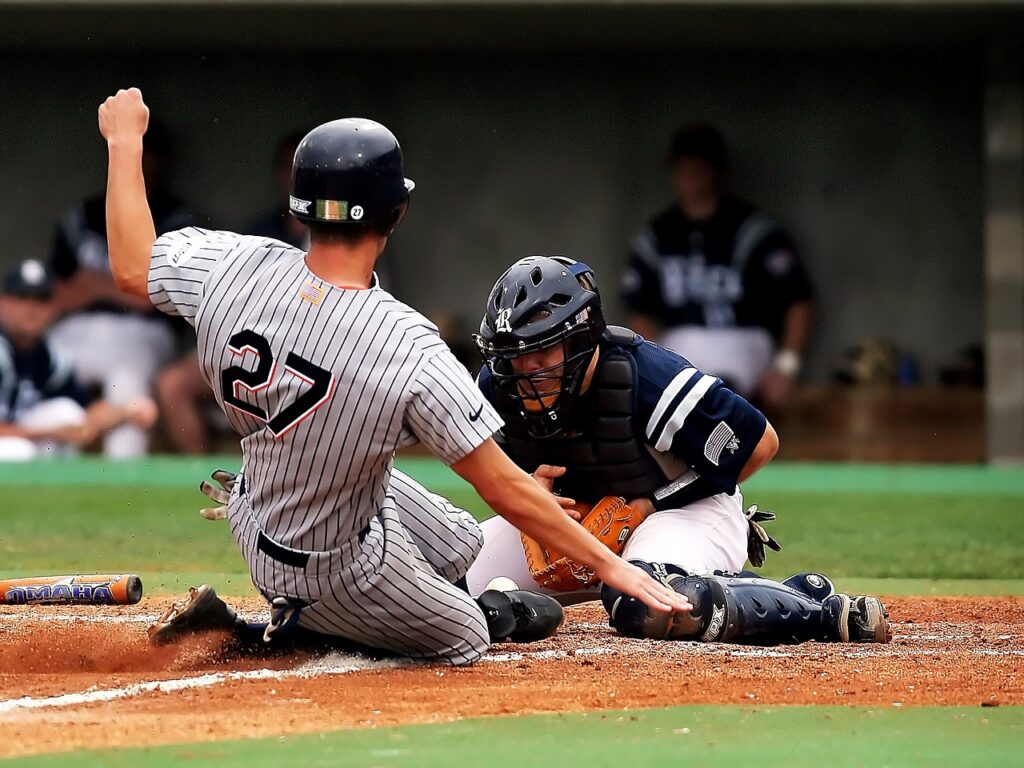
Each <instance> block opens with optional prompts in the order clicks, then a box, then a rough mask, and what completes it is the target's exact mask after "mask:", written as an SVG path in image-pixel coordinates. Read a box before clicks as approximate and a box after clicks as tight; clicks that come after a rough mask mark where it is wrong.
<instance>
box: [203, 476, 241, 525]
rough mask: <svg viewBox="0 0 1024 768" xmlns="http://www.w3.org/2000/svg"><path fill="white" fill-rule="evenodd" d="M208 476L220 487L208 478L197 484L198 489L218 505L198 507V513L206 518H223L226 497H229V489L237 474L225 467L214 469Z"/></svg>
mask: <svg viewBox="0 0 1024 768" xmlns="http://www.w3.org/2000/svg"><path fill="white" fill-rule="evenodd" d="M210 477H212V478H213V479H214V480H216V481H217V483H218V484H219V485H220V487H219V488H218V487H217V486H216V485H214V484H213V483H211V482H210V481H209V480H203V482H201V483H200V484H199V490H200V491H202V492H203V494H204V495H205V496H206V497H207V498H209V499H210V500H212V501H214V502H216V503H217V504H218V505H220V506H217V507H212V508H211V507H206V508H204V509H200V510H199V514H200V515H202V516H203V517H205V518H206V519H207V520H223V519H225V518H226V517H227V516H228V499H229V498H230V497H231V491H232V489H233V488H234V487H235V480H236V479H237V477H238V475H237V474H236V473H234V472H228V471H227V470H226V469H215V470H214V471H213V474H212V475H210Z"/></svg>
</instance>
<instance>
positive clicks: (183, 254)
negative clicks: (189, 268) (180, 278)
mask: <svg viewBox="0 0 1024 768" xmlns="http://www.w3.org/2000/svg"><path fill="white" fill-rule="evenodd" d="M201 245H202V243H193V242H191V241H189V240H186V241H185V242H183V243H180V244H179V245H178V247H177V248H175V249H174V250H173V251H171V252H170V253H169V254H167V261H169V262H170V264H171V266H172V267H180V266H181V265H182V264H184V263H185V262H186V261H188V260H189V259H191V258H192V257H193V256H195V254H196V251H198V250H199V248H200V246H201Z"/></svg>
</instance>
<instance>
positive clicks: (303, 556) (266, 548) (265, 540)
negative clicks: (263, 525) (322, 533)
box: [256, 523, 370, 568]
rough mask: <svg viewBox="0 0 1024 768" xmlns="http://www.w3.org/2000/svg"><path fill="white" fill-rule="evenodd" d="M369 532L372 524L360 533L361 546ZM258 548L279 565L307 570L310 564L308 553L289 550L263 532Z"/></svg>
mask: <svg viewBox="0 0 1024 768" xmlns="http://www.w3.org/2000/svg"><path fill="white" fill-rule="evenodd" d="M369 532H370V524H369V523H367V524H366V526H365V527H364V528H363V530H361V531H360V532H359V543H360V544H362V543H363V541H364V540H365V539H366V534H368V533H369ZM256 548H257V549H258V550H260V552H263V553H264V554H265V555H268V556H270V557H272V558H274V559H275V560H277V561H278V562H279V563H284V564H285V565H291V566H294V567H295V568H305V567H306V565H307V564H308V563H309V553H308V552H300V551H299V550H297V549H288V548H287V547H282V546H281V545H280V544H278V543H277V542H276V541H273V540H272V539H271V538H270V537H269V536H267V534H265V533H264V532H263V531H260V532H259V533H258V534H256Z"/></svg>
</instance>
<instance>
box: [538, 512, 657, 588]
mask: <svg viewBox="0 0 1024 768" xmlns="http://www.w3.org/2000/svg"><path fill="white" fill-rule="evenodd" d="M577 509H579V507H577ZM643 521H644V515H642V514H640V513H639V512H637V511H636V510H634V509H633V508H632V507H631V506H629V505H628V504H627V503H626V500H625V499H623V498H622V497H621V496H605V497H604V498H603V499H601V500H600V501H599V502H597V504H595V505H594V506H593V507H592V508H591V510H590V511H589V512H587V513H586V514H585V515H584V517H583V519H582V520H581V521H580V525H582V526H583V527H584V528H585V529H586V530H587V531H588V532H589V533H590V534H592V535H593V536H596V537H597V539H598V540H599V541H600V542H601V543H602V544H604V545H605V546H606V547H608V549H610V550H611V551H612V552H614V553H615V554H617V555H621V554H622V550H623V548H624V547H625V546H626V540H627V539H628V538H629V536H630V534H631V533H632V532H633V531H634V530H636V527H637V526H638V525H640V523H642V522H643ZM521 536H522V539H523V551H524V552H526V564H527V566H528V567H529V569H530V573H531V574H532V575H533V580H534V581H536V582H537V585H538V586H540V587H544V588H545V589H553V590H555V591H556V592H572V591H574V590H577V589H583V588H585V587H592V586H596V585H597V584H598V583H599V582H598V579H597V576H596V575H595V574H594V571H593V570H591V569H590V568H589V567H587V566H585V565H580V564H579V563H576V562H573V561H572V560H570V559H569V558H567V557H564V556H563V555H562V554H561V553H559V552H556V551H554V550H551V549H547V548H545V547H543V546H541V545H540V544H539V543H538V542H536V541H534V540H533V539H531V538H530V537H529V536H527V535H526V534H525V533H524V534H521Z"/></svg>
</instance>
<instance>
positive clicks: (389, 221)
mask: <svg viewBox="0 0 1024 768" xmlns="http://www.w3.org/2000/svg"><path fill="white" fill-rule="evenodd" d="M408 210H409V200H408V198H406V199H405V201H404V202H402V204H401V205H397V206H395V208H394V209H393V210H392V211H391V213H389V214H388V217H387V218H386V219H385V220H384V221H382V222H381V223H380V225H379V226H378V227H377V231H378V232H379V233H380V234H382V235H384V237H387V236H388V235H390V234H391V233H392V232H394V231H395V230H396V229H397V228H398V225H399V224H401V223H402V219H404V218H405V212H406V211H408Z"/></svg>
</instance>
